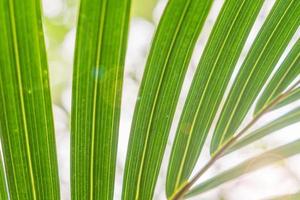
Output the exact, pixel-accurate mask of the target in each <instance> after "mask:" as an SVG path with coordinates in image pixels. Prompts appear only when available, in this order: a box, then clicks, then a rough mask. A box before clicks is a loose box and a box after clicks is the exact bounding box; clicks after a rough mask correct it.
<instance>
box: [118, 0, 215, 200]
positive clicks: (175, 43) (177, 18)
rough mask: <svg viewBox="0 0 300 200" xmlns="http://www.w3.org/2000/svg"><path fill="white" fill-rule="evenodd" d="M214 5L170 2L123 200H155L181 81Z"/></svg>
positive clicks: (138, 116)
mask: <svg viewBox="0 0 300 200" xmlns="http://www.w3.org/2000/svg"><path fill="white" fill-rule="evenodd" d="M211 4H212V1H211V0H209V1H202V0H195V1H191V0H188V1H186V0H171V1H169V2H168V5H167V7H166V9H165V12H164V14H163V16H162V19H161V20H160V24H159V26H158V29H157V31H156V34H155V37H154V40H153V44H152V48H151V51H150V54H149V56H148V61H147V64H146V69H145V72H144V77H143V81H142V84H141V87H140V92H139V97H138V101H137V104H136V107H135V113H134V117H133V122H132V127H131V135H130V142H129V146H128V151H127V159H126V168H125V175H124V181H123V199H130V200H132V199H136V200H138V199H152V196H153V192H154V187H155V184H156V180H157V176H158V172H159V169H160V166H161V162H162V158H163V154H164V149H165V146H166V143H167V139H168V134H169V130H170V127H171V123H172V119H173V115H174V112H175V108H176V104H177V101H178V97H179V94H180V89H181V86H182V82H183V78H184V75H185V72H186V69H187V66H188V63H189V60H190V58H191V55H192V51H193V48H194V46H195V43H196V40H197V37H198V35H199V32H200V30H201V28H202V25H203V23H204V20H205V18H206V16H207V13H208V10H209V8H210V5H211Z"/></svg>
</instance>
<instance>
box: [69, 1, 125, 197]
mask: <svg viewBox="0 0 300 200" xmlns="http://www.w3.org/2000/svg"><path fill="white" fill-rule="evenodd" d="M129 13H130V0H124V1H119V0H82V1H81V5H80V12H79V21H78V29H77V37H76V52H75V61H74V74H73V94H72V95H73V96H72V118H71V197H72V199H78V200H85V199H107V200H109V199H113V194H114V180H115V169H116V154H117V141H118V131H119V121H120V107H121V94H122V82H123V71H124V60H125V51H126V43H127V33H128V21H129Z"/></svg>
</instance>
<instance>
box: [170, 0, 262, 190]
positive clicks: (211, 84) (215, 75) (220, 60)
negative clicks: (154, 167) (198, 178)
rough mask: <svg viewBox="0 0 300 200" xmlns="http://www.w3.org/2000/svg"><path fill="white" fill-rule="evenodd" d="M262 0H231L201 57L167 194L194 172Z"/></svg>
mask: <svg viewBox="0 0 300 200" xmlns="http://www.w3.org/2000/svg"><path fill="white" fill-rule="evenodd" d="M262 3H263V1H262V0H255V1H247V0H243V1H240V0H228V1H226V2H225V4H224V5H223V8H222V11H221V13H220V14H219V17H218V20H217V22H216V24H215V25H214V28H213V31H212V33H211V36H210V38H209V41H208V44H207V45H206V48H205V50H204V53H203V55H202V57H201V60H200V63H199V65H198V69H197V71H196V74H195V77H194V80H193V83H192V86H191V89H190V91H189V95H188V98H187V100H186V104H185V107H184V110H183V113H182V115H181V119H180V123H179V126H178V128H177V133H176V138H175V142H174V146H173V149H172V153H171V158H170V163H169V169H168V175H167V187H166V190H167V195H168V196H171V195H172V193H173V192H174V190H176V189H177V188H179V187H180V186H181V185H182V184H183V183H184V182H185V181H186V180H187V179H188V178H189V176H190V174H191V172H192V170H193V168H194V166H195V164H196V162H197V160H198V157H199V154H200V152H201V149H202V146H203V143H204V141H205V138H206V135H207V133H208V131H209V129H210V126H211V123H212V121H213V119H214V117H215V114H216V111H217V109H218V106H219V104H220V101H221V99H222V97H223V94H224V91H225V89H226V85H227V84H228V81H229V79H230V77H231V73H232V71H233V70H234V68H235V64H236V62H237V60H238V58H239V56H240V53H241V51H242V48H243V46H244V44H245V41H246V39H247V36H248V34H249V32H250V29H251V27H252V25H253V23H254V21H255V19H256V17H257V15H258V12H259V10H260V8H261V6H262Z"/></svg>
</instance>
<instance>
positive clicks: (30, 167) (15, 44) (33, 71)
mask: <svg viewBox="0 0 300 200" xmlns="http://www.w3.org/2000/svg"><path fill="white" fill-rule="evenodd" d="M40 7H41V5H40V2H39V1H38V0H26V1H23V0H2V1H0V29H1V31H0V66H1V67H0V128H1V129H0V133H1V143H2V149H3V155H4V158H5V159H4V162H5V167H6V178H7V182H8V187H9V195H10V199H12V200H14V199H21V200H22V199H24V200H28V199H32V200H37V199H49V200H56V199H60V197H59V179H58V170H57V159H56V150H55V137H54V126H53V119H52V109H51V98H50V89H49V81H48V69H47V59H46V52H45V44H44V37H43V29H42V23H41V13H40Z"/></svg>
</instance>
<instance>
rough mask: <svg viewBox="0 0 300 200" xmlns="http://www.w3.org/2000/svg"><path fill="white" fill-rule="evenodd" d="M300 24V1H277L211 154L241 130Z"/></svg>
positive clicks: (225, 112) (240, 78) (244, 68)
mask: <svg viewBox="0 0 300 200" xmlns="http://www.w3.org/2000/svg"><path fill="white" fill-rule="evenodd" d="M299 24H300V1H298V0H278V1H276V3H275V5H274V7H273V8H272V10H271V13H270V14H269V16H268V18H267V19H266V21H265V23H264V25H263V27H262V28H261V30H260V32H259V34H258V36H257V38H256V39H255V41H254V43H253V45H252V47H251V49H250V52H249V53H248V55H247V57H246V59H245V61H244V63H243V65H242V67H241V69H240V71H239V73H238V75H237V78H236V80H235V82H234V84H233V87H232V88H231V91H230V93H229V96H228V97H227V99H226V102H225V105H224V107H223V109H222V112H221V116H220V118H219V120H218V123H217V126H216V129H215V132H214V135H213V138H212V142H211V153H214V152H215V151H216V150H217V149H218V148H219V146H220V145H221V144H223V143H224V142H225V141H226V140H228V139H229V138H230V137H231V136H232V135H233V134H234V133H235V132H236V130H237V129H238V128H239V126H240V124H241V122H242V121H243V119H244V117H245V115H246V114H247V113H248V111H249V108H250V107H251V105H252V104H253V102H254V100H255V98H256V97H257V95H258V94H259V92H260V90H261V89H262V87H263V85H264V84H265V82H266V80H267V79H268V77H269V75H270V74H271V72H272V71H273V69H274V67H275V65H276V63H277V62H278V60H279V58H280V56H281V55H282V53H283V51H284V50H285V48H286V46H287V45H288V43H289V41H290V39H291V37H292V36H293V34H294V33H295V31H296V30H297V28H298V27H299Z"/></svg>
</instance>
